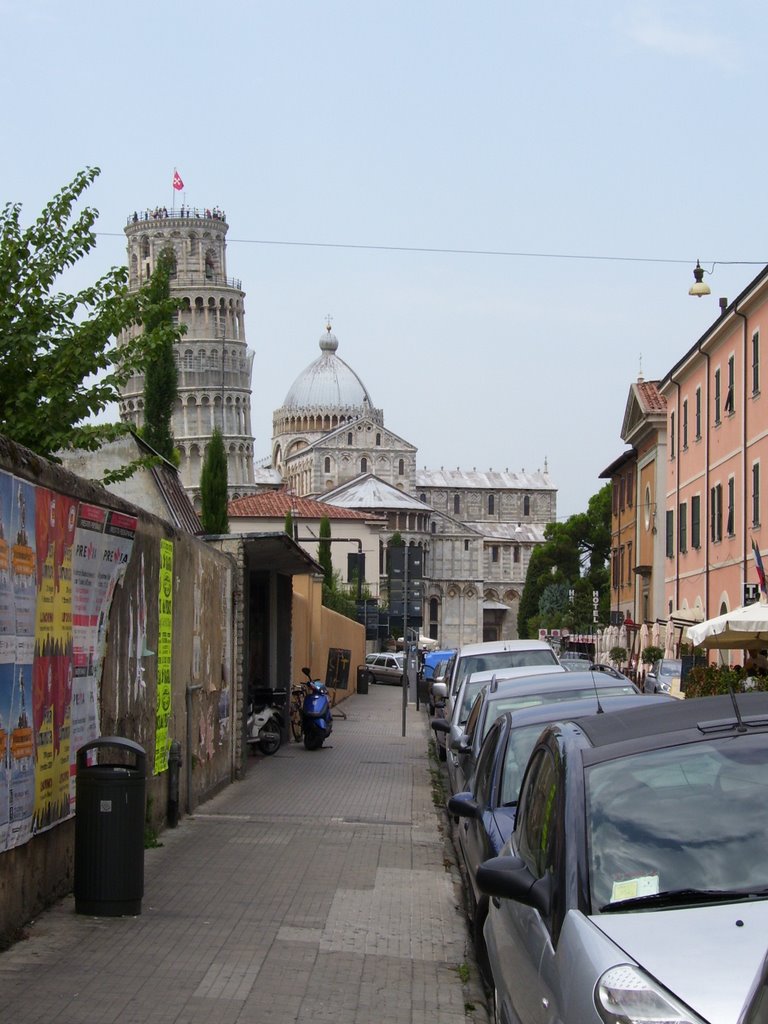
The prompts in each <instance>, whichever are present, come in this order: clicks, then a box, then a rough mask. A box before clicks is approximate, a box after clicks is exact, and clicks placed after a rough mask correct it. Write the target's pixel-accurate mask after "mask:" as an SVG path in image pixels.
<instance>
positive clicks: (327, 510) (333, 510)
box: [227, 487, 370, 519]
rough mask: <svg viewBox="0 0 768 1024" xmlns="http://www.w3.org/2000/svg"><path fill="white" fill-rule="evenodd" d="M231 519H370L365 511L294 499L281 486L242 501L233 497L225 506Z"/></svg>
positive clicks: (247, 496)
mask: <svg viewBox="0 0 768 1024" xmlns="http://www.w3.org/2000/svg"><path fill="white" fill-rule="evenodd" d="M227 512H228V514H229V517H230V518H231V519H236V518H238V517H244V518H251V519H253V518H257V517H261V518H264V519H274V518H279V517H281V516H285V515H287V513H288V512H290V513H291V514H292V515H293V516H294V517H296V518H299V519H322V517H323V516H327V517H328V518H329V519H370V516H369V515H368V514H367V513H365V512H357V511H355V510H354V509H348V508H343V509H342V508H341V507H339V506H338V505H331V504H328V503H326V502H324V501H315V500H314V499H313V498H297V497H296V496H295V495H294V494H291V492H290V491H289V490H288V489H287V488H285V487H283V488H280V489H279V490H276V491H262V493H261V494H248V495H246V496H245V497H243V498H235V499H234V501H230V503H229V505H228V506H227Z"/></svg>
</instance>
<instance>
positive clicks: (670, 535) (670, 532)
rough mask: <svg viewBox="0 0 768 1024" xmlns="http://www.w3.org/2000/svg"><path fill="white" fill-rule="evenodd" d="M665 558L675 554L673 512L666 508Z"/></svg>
mask: <svg viewBox="0 0 768 1024" xmlns="http://www.w3.org/2000/svg"><path fill="white" fill-rule="evenodd" d="M666 551H667V558H672V557H673V556H674V554H675V513H674V512H673V511H672V510H671V509H668V510H667V548H666Z"/></svg>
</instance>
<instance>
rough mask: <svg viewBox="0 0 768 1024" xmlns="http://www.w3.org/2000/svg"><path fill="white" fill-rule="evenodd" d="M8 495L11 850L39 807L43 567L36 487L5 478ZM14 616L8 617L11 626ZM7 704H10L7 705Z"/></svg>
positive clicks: (5, 693)
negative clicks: (38, 639) (35, 713)
mask: <svg viewBox="0 0 768 1024" xmlns="http://www.w3.org/2000/svg"><path fill="white" fill-rule="evenodd" d="M2 477H3V488H4V492H7V491H10V495H11V507H10V522H11V528H10V534H9V542H10V546H11V589H12V594H13V626H12V627H11V632H10V633H8V634H6V637H5V640H6V641H10V644H11V646H12V648H13V657H12V658H10V657H8V660H7V661H6V662H5V663H4V664H3V666H2V682H0V703H2V707H3V717H6V712H5V710H4V709H5V707H6V706H7V707H8V714H7V721H8V731H9V734H10V742H9V744H8V747H7V753H8V772H9V780H8V827H7V831H6V834H5V845H6V848H10V847H12V846H19V845H21V844H22V843H25V842H26V841H27V840H28V839H29V837H30V836H31V834H32V815H33V811H34V802H35V756H34V755H35V748H34V733H33V728H32V724H33V723H32V663H33V661H34V654H35V613H36V608H37V566H36V552H35V528H34V524H35V515H36V511H35V507H36V488H35V486H34V485H33V484H29V483H26V482H25V481H23V480H17V479H16V478H15V477H13V476H10V475H9V474H6V473H3V474H2ZM9 623H10V615H9V614H7V615H6V625H7V624H9ZM6 702H7V703H6Z"/></svg>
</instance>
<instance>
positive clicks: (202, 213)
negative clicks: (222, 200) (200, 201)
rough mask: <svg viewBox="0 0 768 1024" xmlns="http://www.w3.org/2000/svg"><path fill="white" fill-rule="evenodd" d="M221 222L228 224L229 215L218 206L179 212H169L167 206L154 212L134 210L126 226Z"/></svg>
mask: <svg viewBox="0 0 768 1024" xmlns="http://www.w3.org/2000/svg"><path fill="white" fill-rule="evenodd" d="M192 219H194V220H219V221H223V222H224V223H225V224H226V221H227V215H226V214H225V213H224V211H223V210H220V209H219V208H218V206H213V207H202V208H200V209H198V207H196V206H180V207H179V209H178V210H176V209H175V208H174V209H171V210H169V209H168V207H167V206H156V207H155V208H154V209H153V210H141V211H139V210H134V212H133V213H130V214H129V215H128V219H127V221H126V224H138V223H139V222H140V221H155V220H192Z"/></svg>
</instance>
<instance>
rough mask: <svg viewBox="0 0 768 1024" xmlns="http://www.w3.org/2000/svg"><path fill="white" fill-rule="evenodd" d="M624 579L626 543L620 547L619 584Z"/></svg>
mask: <svg viewBox="0 0 768 1024" xmlns="http://www.w3.org/2000/svg"><path fill="white" fill-rule="evenodd" d="M623 581H624V545H623V544H622V545H621V547H620V548H619V586H621V584H622V583H623Z"/></svg>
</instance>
